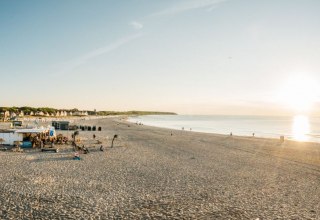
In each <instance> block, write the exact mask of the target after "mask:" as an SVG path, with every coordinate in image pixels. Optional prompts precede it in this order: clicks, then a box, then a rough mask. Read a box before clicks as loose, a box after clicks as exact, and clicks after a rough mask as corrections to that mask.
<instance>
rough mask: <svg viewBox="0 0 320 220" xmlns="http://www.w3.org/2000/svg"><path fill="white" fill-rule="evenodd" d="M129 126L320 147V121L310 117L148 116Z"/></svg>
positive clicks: (132, 118)
mask: <svg viewBox="0 0 320 220" xmlns="http://www.w3.org/2000/svg"><path fill="white" fill-rule="evenodd" d="M128 120H129V121H130V122H133V123H137V124H143V125H149V126H155V127H163V128H169V129H174V130H184V131H189V132H206V133H215V134H225V135H230V134H231V133H232V135H238V136H253V135H254V136H255V137H266V138H279V137H280V136H284V137H285V138H286V139H289V140H295V141H305V142H319V143H320V117H309V116H307V115H296V116H293V117H284V116H231V115H227V116H226V115H224V116H222V115H147V116H136V117H131V118H129V119H128Z"/></svg>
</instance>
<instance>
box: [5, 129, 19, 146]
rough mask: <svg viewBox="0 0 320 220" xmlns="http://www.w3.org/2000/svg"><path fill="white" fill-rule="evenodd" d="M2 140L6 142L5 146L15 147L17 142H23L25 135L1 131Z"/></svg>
mask: <svg viewBox="0 0 320 220" xmlns="http://www.w3.org/2000/svg"><path fill="white" fill-rule="evenodd" d="M0 138H1V139H3V140H4V142H3V143H2V144H3V145H14V142H16V141H23V135H22V134H18V133H16V132H15V130H0Z"/></svg>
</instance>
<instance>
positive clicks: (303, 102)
mask: <svg viewBox="0 0 320 220" xmlns="http://www.w3.org/2000/svg"><path fill="white" fill-rule="evenodd" d="M318 94H319V86H318V85H317V83H316V81H315V80H313V79H312V78H310V77H307V76H304V75H300V76H295V77H291V78H290V79H288V81H287V82H286V83H284V85H283V86H282V88H281V91H280V101H281V103H282V104H284V105H285V106H287V107H288V108H290V109H292V110H294V111H296V112H299V113H301V112H303V113H305V112H309V111H311V110H312V108H313V106H314V104H315V103H316V102H317V98H318Z"/></svg>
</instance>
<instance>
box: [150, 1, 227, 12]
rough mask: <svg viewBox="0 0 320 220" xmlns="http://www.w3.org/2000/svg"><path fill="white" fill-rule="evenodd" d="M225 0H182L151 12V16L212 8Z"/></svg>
mask: <svg viewBox="0 0 320 220" xmlns="http://www.w3.org/2000/svg"><path fill="white" fill-rule="evenodd" d="M225 1H227V0H192V1H184V2H182V3H180V4H177V5H175V6H173V7H171V8H167V9H164V10H162V11H159V12H156V13H153V14H152V15H151V16H164V15H175V14H178V13H182V12H185V11H189V10H193V9H199V8H209V9H208V10H213V9H214V8H215V7H216V6H217V5H218V4H220V3H222V2H225Z"/></svg>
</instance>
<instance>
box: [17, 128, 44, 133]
mask: <svg viewBox="0 0 320 220" xmlns="http://www.w3.org/2000/svg"><path fill="white" fill-rule="evenodd" d="M47 131H48V129H45V128H31V129H18V130H16V131H15V132H16V133H23V134H26V133H38V134H39V133H44V132H47Z"/></svg>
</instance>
